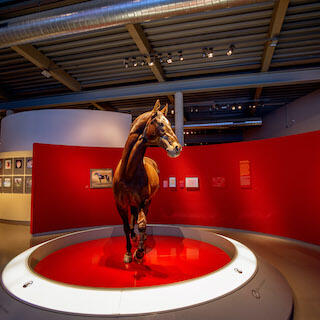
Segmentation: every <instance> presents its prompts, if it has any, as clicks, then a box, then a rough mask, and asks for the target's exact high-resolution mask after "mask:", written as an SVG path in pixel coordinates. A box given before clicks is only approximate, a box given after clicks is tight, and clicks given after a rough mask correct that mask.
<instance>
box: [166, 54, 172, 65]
mask: <svg viewBox="0 0 320 320" xmlns="http://www.w3.org/2000/svg"><path fill="white" fill-rule="evenodd" d="M172 62H173V59H172V56H171V53H168V57H167V63H169V64H171V63H172Z"/></svg>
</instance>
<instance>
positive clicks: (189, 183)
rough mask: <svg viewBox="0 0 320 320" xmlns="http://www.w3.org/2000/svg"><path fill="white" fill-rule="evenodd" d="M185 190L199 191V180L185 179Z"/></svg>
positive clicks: (194, 178)
mask: <svg viewBox="0 0 320 320" xmlns="http://www.w3.org/2000/svg"><path fill="white" fill-rule="evenodd" d="M186 188H187V189H199V178H198V177H186Z"/></svg>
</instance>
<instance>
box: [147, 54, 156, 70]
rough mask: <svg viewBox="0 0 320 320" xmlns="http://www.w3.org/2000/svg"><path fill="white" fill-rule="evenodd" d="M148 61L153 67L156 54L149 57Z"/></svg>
mask: <svg viewBox="0 0 320 320" xmlns="http://www.w3.org/2000/svg"><path fill="white" fill-rule="evenodd" d="M146 61H147V62H148V66H150V67H152V66H153V65H154V56H153V55H152V56H149V57H147V58H146Z"/></svg>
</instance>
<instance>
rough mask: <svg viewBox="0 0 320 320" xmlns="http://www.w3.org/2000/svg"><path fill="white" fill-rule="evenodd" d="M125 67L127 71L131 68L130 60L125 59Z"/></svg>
mask: <svg viewBox="0 0 320 320" xmlns="http://www.w3.org/2000/svg"><path fill="white" fill-rule="evenodd" d="M123 65H124V67H125V68H126V69H128V68H129V60H128V59H124V60H123Z"/></svg>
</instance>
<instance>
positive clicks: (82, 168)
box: [32, 131, 320, 244]
mask: <svg viewBox="0 0 320 320" xmlns="http://www.w3.org/2000/svg"><path fill="white" fill-rule="evenodd" d="M319 145H320V132H319V131H317V132H312V133H306V134H301V135H294V136H289V137H282V138H275V139H267V140H259V141H252V142H241V143H231V144H223V145H213V146H197V147H185V148H184V149H183V152H182V153H181V156H180V157H178V158H175V159H171V158H168V157H167V155H166V152H165V151H164V150H162V149H160V148H149V149H148V151H147V156H150V157H152V158H153V159H155V160H156V161H157V163H158V165H159V168H160V180H161V187H160V190H159V192H158V193H157V194H156V196H155V198H154V199H153V202H152V205H151V209H150V213H149V216H148V222H150V223H168V224H191V225H208V226H219V227H227V228H238V229H246V230H253V231H258V232H265V233H270V234H275V235H281V236H286V237H290V238H295V239H299V240H303V241H308V242H312V243H316V244H320V240H319V237H318V230H319V228H320V197H319V190H320V169H319V168H320V165H319V163H320V151H319V147H318V146H319ZM120 157H121V150H120V149H114V148H86V147H66V146H53V145H41V144H35V145H34V189H33V214H32V233H39V232H46V231H52V230H58V229H68V228H79V227H85V226H95V225H105V224H119V223H120V219H119V217H118V215H117V213H116V209H115V205H114V200H113V195H112V190H111V189H102V190H98V189H90V188H89V185H90V174H89V172H90V168H109V167H110V168H115V166H116V164H117V162H118V160H119V158H120ZM241 160H250V165H251V168H250V171H251V172H250V173H251V188H249V189H247V188H246V189H245V188H241V187H240V168H239V161H241ZM170 176H173V177H176V178H177V188H176V189H175V190H171V189H169V188H165V189H164V188H163V187H162V185H163V180H167V179H168V178H169V177H170ZM193 176H198V177H199V181H200V188H199V189H198V190H187V189H186V188H183V189H181V188H180V187H179V181H181V180H184V179H185V177H193ZM214 177H224V178H225V180H226V183H225V186H224V187H222V188H217V187H214V186H213V183H212V178H214Z"/></svg>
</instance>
